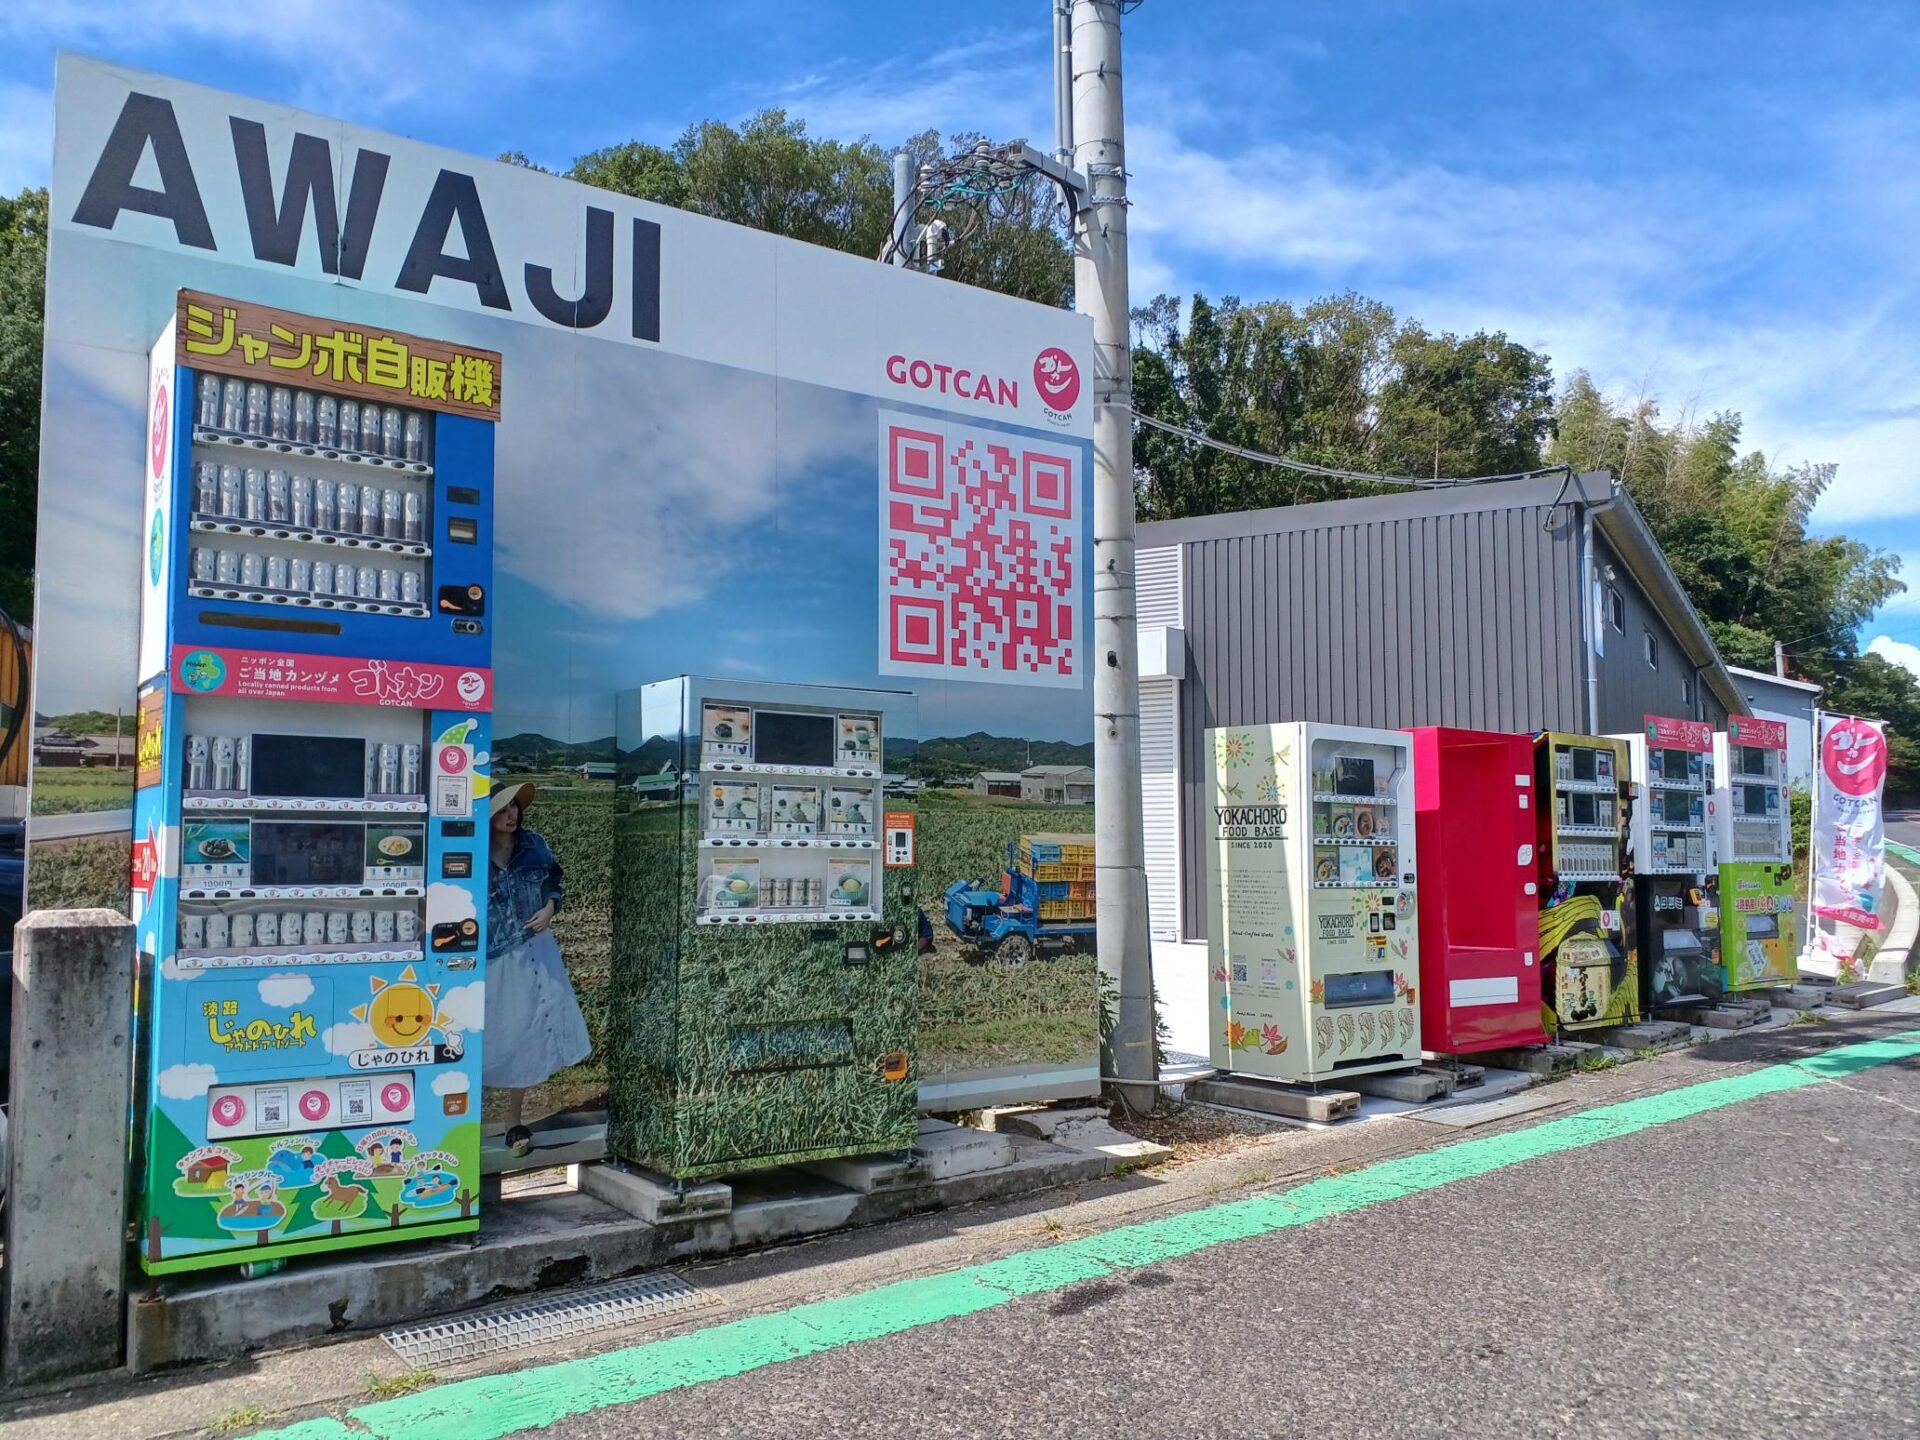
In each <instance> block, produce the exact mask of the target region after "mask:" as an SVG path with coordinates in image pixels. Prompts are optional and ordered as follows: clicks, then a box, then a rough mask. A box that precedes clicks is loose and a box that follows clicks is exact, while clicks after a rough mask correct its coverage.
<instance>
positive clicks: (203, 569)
mask: <svg viewBox="0 0 1920 1440" xmlns="http://www.w3.org/2000/svg"><path fill="white" fill-rule="evenodd" d="M189 566H190V570H191V576H192V583H193V584H195V585H203V586H204V585H211V586H217V587H220V588H223V589H238V590H277V591H282V592H285V593H288V594H293V595H311V596H313V597H315V598H316V599H328V600H371V601H375V602H377V603H379V604H382V605H422V604H425V603H426V600H425V592H426V586H425V583H424V582H423V581H422V580H421V578H420V572H419V571H418V570H410V569H403V568H401V567H400V566H398V565H349V564H346V563H345V562H344V561H343V562H341V563H340V564H337V565H336V564H334V563H333V562H331V561H327V560H307V559H304V558H302V557H299V556H295V557H294V558H293V559H288V558H287V557H286V556H285V555H267V554H262V553H261V552H260V551H257V550H229V549H227V548H226V547H224V546H220V545H196V546H194V547H193V552H192V554H191V556H190V557H189Z"/></svg>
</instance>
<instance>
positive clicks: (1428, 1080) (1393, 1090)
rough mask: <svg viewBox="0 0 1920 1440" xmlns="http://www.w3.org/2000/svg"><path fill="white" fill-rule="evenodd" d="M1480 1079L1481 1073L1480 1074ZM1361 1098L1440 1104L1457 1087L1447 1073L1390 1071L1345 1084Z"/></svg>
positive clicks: (1418, 1103) (1456, 1080)
mask: <svg viewBox="0 0 1920 1440" xmlns="http://www.w3.org/2000/svg"><path fill="white" fill-rule="evenodd" d="M1481 1073H1482V1074H1483V1075H1484V1074H1485V1072H1484V1071H1482V1072H1481ZM1347 1084H1349V1085H1351V1086H1353V1088H1354V1089H1356V1090H1358V1091H1359V1092H1360V1093H1361V1094H1362V1095H1378V1096H1379V1097H1381V1098H1382V1099H1384V1100H1405V1101H1408V1102H1410V1103H1412V1104H1415V1105H1424V1104H1425V1103H1426V1102H1427V1101H1429V1100H1444V1099H1446V1098H1447V1096H1449V1095H1451V1094H1453V1092H1454V1091H1455V1090H1457V1089H1458V1088H1459V1086H1460V1082H1459V1080H1458V1079H1457V1078H1456V1077H1455V1075H1454V1073H1453V1072H1452V1071H1450V1070H1429V1069H1427V1068H1426V1067H1425V1066H1422V1067H1421V1068H1420V1069H1418V1070H1393V1071H1389V1072H1388V1073H1387V1074H1385V1075H1356V1076H1354V1077H1353V1079H1351V1080H1349V1081H1347Z"/></svg>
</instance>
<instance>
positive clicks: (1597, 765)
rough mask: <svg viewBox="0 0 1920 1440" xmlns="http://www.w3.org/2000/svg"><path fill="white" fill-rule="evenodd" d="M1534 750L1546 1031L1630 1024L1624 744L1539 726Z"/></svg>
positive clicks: (1631, 938)
mask: <svg viewBox="0 0 1920 1440" xmlns="http://www.w3.org/2000/svg"><path fill="white" fill-rule="evenodd" d="M1533 750H1534V777H1535V780H1536V783H1537V784H1538V786H1539V791H1540V803H1539V806H1538V810H1537V817H1538V818H1537V821H1536V824H1537V831H1536V833H1537V835H1538V840H1537V842H1536V852H1537V853H1536V857H1535V858H1536V862H1537V863H1538V865H1539V867H1540V965H1541V976H1540V981H1541V996H1542V1006H1543V1009H1544V1011H1545V1014H1544V1016H1543V1018H1544V1019H1546V1021H1547V1022H1548V1028H1549V1029H1550V1030H1555V1031H1579V1030H1594V1029H1599V1028H1600V1027H1602V1026H1610V1025H1627V1024H1631V1023H1632V1022H1633V1021H1636V1020H1638V1019H1639V1018H1640V969H1639V955H1638V950H1637V946H1638V939H1637V937H1636V935H1635V924H1636V916H1635V909H1634V895H1633V872H1632V868H1631V865H1630V857H1629V856H1628V853H1627V845H1628V836H1627V828H1628V823H1629V822H1628V807H1629V804H1630V801H1631V796H1632V782H1631V780H1630V779H1629V778H1628V769H1627V744H1626V741H1624V740H1612V739H1608V738H1607V737H1605V736H1602V735H1573V734H1564V733H1561V732H1559V731H1554V730H1544V731H1542V732H1541V733H1540V734H1538V735H1536V736H1535V737H1534V741H1533Z"/></svg>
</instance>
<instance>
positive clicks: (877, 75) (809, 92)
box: [747, 19, 1053, 150]
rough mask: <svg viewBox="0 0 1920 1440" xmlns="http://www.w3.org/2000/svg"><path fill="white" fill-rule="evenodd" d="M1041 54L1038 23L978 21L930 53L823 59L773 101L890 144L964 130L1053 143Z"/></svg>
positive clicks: (1043, 45)
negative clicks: (857, 62)
mask: <svg viewBox="0 0 1920 1440" xmlns="http://www.w3.org/2000/svg"><path fill="white" fill-rule="evenodd" d="M1036 23H1037V19H1036ZM1047 62H1048V48H1047V42H1046V32H1045V31H1044V30H1041V31H1036V30H1035V29H1034V28H1033V26H1032V25H1022V26H1014V27H1006V28H1000V29H992V30H981V29H976V30H974V31H973V32H972V38H970V39H968V40H966V41H964V42H962V43H960V44H957V45H953V46H949V47H948V48H947V49H945V50H939V51H934V52H933V53H931V54H927V53H921V52H915V53H912V54H910V55H907V56H904V57H902V58H899V59H894V60H885V61H882V62H880V63H879V64H877V65H871V66H865V67H860V68H855V67H852V66H848V65H845V64H838V65H830V66H827V67H825V68H824V69H823V70H820V71H817V72H815V73H813V74H810V75H807V76H804V77H802V78H801V79H799V80H796V81H791V82H789V83H787V84H786V85H783V86H781V87H779V88H778V90H777V91H776V92H775V96H774V103H777V104H779V105H781V106H783V107H785V108H786V109H787V110H788V111H790V112H791V113H792V114H794V115H796V116H799V117H800V118H802V119H804V120H805V121H806V122H807V130H808V132H809V133H810V134H813V135H823V136H838V137H841V138H844V139H848V140H852V139H858V138H859V137H860V136H863V135H868V136H872V137H873V138H874V139H876V140H878V141H880V142H881V143H882V144H893V143H895V142H897V141H901V140H905V139H906V138H907V137H909V136H910V135H916V134H918V133H919V132H920V131H922V130H929V129H934V130H940V131H942V132H943V133H954V132H957V131H963V130H964V131H978V132H980V133H981V134H984V135H987V136H989V137H991V138H993V139H997V140H1009V139H1014V138H1017V137H1025V138H1027V139H1028V140H1030V141H1032V142H1033V143H1034V144H1035V145H1036V146H1037V147H1038V148H1040V149H1042V150H1050V149H1052V148H1053V141H1052V128H1051V127H1052V123H1053V122H1052V101H1051V100H1050V99H1049V98H1048V97H1049V95H1050V94H1051V90H1050V88H1049V86H1050V81H1049V80H1048V64H1047ZM765 96H766V91H765V89H764V88H759V89H756V90H755V91H754V92H753V95H752V98H751V99H750V100H749V101H748V102H747V106H748V108H750V109H758V108H759V107H760V106H761V105H763V104H766V103H768V102H767V101H766V99H765ZM1043 129H1044V130H1045V133H1044V134H1043V133H1042V131H1043Z"/></svg>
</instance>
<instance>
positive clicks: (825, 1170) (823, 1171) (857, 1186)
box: [794, 1150, 932, 1195]
mask: <svg viewBox="0 0 1920 1440" xmlns="http://www.w3.org/2000/svg"><path fill="white" fill-rule="evenodd" d="M794 1168H795V1169H798V1170H801V1171H803V1172H804V1173H806V1174H808V1175H818V1176H819V1177H820V1178H821V1179H822V1180H831V1181H832V1182H833V1183H834V1184H836V1185H838V1186H840V1187H841V1188H842V1189H844V1190H853V1191H856V1192H858V1193H859V1194H862V1195H874V1194H878V1193H879V1192H880V1191H882V1190H911V1189H913V1188H914V1187H915V1186H918V1185H924V1184H926V1183H927V1181H928V1180H929V1179H931V1178H932V1177H931V1176H930V1175H928V1173H927V1166H926V1162H925V1161H923V1160H922V1159H921V1158H920V1157H919V1156H918V1155H916V1154H915V1153H914V1152H913V1151H911V1150H908V1151H904V1152H903V1151H899V1150H892V1151H888V1152H886V1153H885V1154H881V1155H843V1156H841V1157H840V1158H839V1159H837V1160H809V1161H808V1162H807V1163H806V1164H804V1165H799V1166H795V1167H794Z"/></svg>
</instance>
